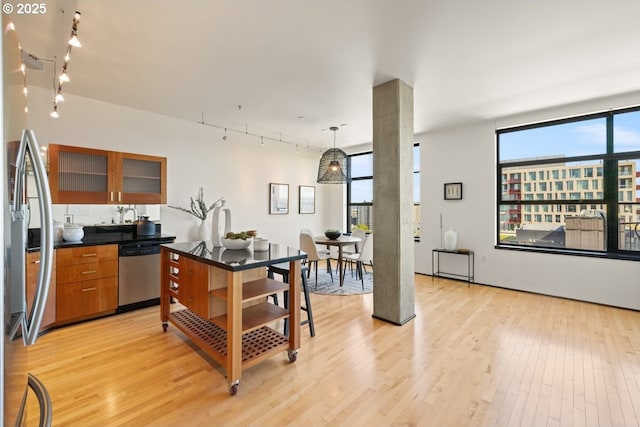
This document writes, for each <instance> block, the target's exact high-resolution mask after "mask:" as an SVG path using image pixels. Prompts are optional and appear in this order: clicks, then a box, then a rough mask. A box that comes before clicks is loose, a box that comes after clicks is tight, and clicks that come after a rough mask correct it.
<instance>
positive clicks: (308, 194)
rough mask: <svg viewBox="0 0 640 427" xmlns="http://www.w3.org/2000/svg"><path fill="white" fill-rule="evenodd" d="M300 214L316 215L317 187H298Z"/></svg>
mask: <svg viewBox="0 0 640 427" xmlns="http://www.w3.org/2000/svg"><path fill="white" fill-rule="evenodd" d="M298 204H299V206H298V213H301V214H313V213H316V187H314V186H312V185H301V186H299V187H298Z"/></svg>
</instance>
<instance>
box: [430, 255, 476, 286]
mask: <svg viewBox="0 0 640 427" xmlns="http://www.w3.org/2000/svg"><path fill="white" fill-rule="evenodd" d="M441 254H451V255H463V256H466V257H467V274H458V273H448V272H446V271H440V255H441ZM475 269H476V267H475V255H474V253H473V251H472V250H469V249H457V250H453V251H450V250H447V249H438V248H436V249H433V250H432V251H431V278H432V279H433V278H434V277H450V278H456V279H465V280H466V282H467V286H471V283H473V281H474V280H475V277H474V276H475Z"/></svg>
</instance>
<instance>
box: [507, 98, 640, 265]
mask: <svg viewBox="0 0 640 427" xmlns="http://www.w3.org/2000/svg"><path fill="white" fill-rule="evenodd" d="M496 136H497V144H498V150H497V152H498V182H500V186H499V187H498V194H497V199H498V206H497V226H498V236H497V240H498V245H499V246H500V247H523V246H526V247H529V248H539V249H542V250H550V249H553V250H558V251H570V252H575V253H579V252H600V253H603V254H608V255H614V256H622V255H626V256H634V257H635V256H640V198H639V195H640V193H639V192H638V190H639V189H640V185H639V184H640V180H639V174H640V170H639V169H640V168H639V165H640V163H639V162H640V108H632V109H625V110H619V111H610V112H606V113H601V114H591V115H588V116H583V117H578V118H572V119H564V120H557V121H553V122H547V123H540V124H535V125H527V126H520V127H514V128H509V129H501V130H498V131H497V132H496ZM594 190H597V191H594ZM528 212H545V213H548V214H545V215H530V214H528Z"/></svg>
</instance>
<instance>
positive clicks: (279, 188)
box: [269, 182, 289, 215]
mask: <svg viewBox="0 0 640 427" xmlns="http://www.w3.org/2000/svg"><path fill="white" fill-rule="evenodd" d="M288 213H289V184H277V183H273V182H272V183H270V184H269V214H271V215H279V214H280V215H282V214H288Z"/></svg>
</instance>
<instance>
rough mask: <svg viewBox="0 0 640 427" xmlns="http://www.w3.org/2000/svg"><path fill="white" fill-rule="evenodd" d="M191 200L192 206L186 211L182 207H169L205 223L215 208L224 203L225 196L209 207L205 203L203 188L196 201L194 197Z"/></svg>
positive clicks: (200, 189) (199, 190)
mask: <svg viewBox="0 0 640 427" xmlns="http://www.w3.org/2000/svg"><path fill="white" fill-rule="evenodd" d="M189 198H190V199H191V204H190V206H189V209H185V208H183V207H180V206H169V207H170V208H173V209H178V210H179V211H183V212H186V213H188V214H191V215H193V216H195V217H196V218H199V219H201V220H203V221H204V220H205V219H207V215H208V214H209V212H211V210H212V209H213V208H215V207H216V206H218V203H224V196H223V197H220V198H219V199H218V200H216V201H215V202H213V203H212V204H211V205H209V206H207V204H206V203H205V201H204V192H203V190H202V187H200V188H199V189H198V195H197V196H196V198H195V199H194V198H193V197H189Z"/></svg>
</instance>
